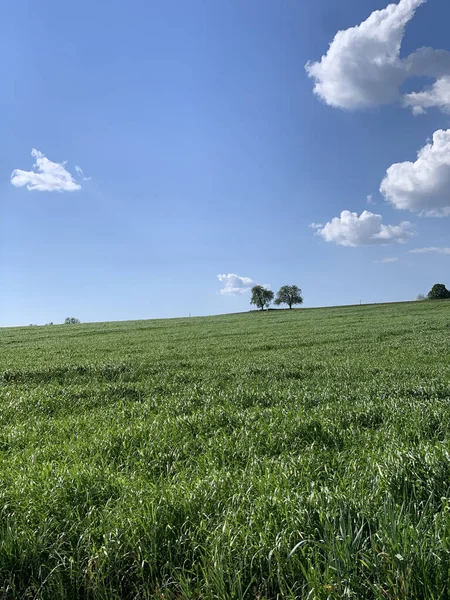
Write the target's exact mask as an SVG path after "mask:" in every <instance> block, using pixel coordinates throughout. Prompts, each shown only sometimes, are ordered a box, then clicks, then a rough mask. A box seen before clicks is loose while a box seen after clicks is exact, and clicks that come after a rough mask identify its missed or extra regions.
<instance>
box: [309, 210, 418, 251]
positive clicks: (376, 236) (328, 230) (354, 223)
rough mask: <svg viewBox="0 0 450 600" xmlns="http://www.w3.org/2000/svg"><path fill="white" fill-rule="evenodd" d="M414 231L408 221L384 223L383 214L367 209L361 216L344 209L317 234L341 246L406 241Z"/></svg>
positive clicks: (318, 230)
mask: <svg viewBox="0 0 450 600" xmlns="http://www.w3.org/2000/svg"><path fill="white" fill-rule="evenodd" d="M414 233H415V232H414V228H413V225H412V224H411V223H409V222H408V221H404V222H402V223H400V225H383V223H382V217H381V215H376V214H374V213H371V212H369V211H367V210H365V211H364V212H362V213H361V215H360V216H358V213H356V212H350V211H349V210H344V211H342V213H341V216H340V217H334V218H333V219H331V221H329V222H328V223H326V225H324V226H323V227H322V228H321V229H317V231H316V235H319V236H320V237H321V238H323V239H324V240H325V241H326V242H334V243H335V244H338V245H339V246H369V245H372V244H390V243H393V242H397V243H405V242H407V241H408V239H409V238H410V237H411V236H412V235H414Z"/></svg>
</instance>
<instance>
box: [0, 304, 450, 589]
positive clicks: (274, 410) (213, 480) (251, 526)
mask: <svg viewBox="0 0 450 600" xmlns="http://www.w3.org/2000/svg"><path fill="white" fill-rule="evenodd" d="M0 364H1V367H0V598H1V599H2V600H9V599H18V598H20V599H22V598H26V599H36V600H37V599H42V600H47V599H49V600H50V599H51V600H56V599H58V600H69V599H70V600H75V599H76V600H80V599H92V600H97V599H105V600H114V599H117V600H119V599H120V600H123V599H125V600H128V599H150V598H159V599H162V598H166V599H179V598H187V599H210V598H215V599H218V600H222V599H223V600H225V599H244V598H249V599H250V598H252V599H253V598H255V599H256V598H258V599H260V600H263V599H266V600H268V599H274V598H288V599H289V598H291V599H294V598H302V599H303V598H304V599H319V600H322V599H323V600H325V599H330V600H334V599H341V598H357V599H364V598H370V599H376V600H385V599H392V600H403V599H405V600H406V599H408V600H411V599H415V598H417V599H424V600H425V599H429V600H438V599H439V600H441V599H442V600H445V599H448V598H450V595H449V589H450V303H448V302H417V303H409V304H403V305H402V304H396V305H383V306H362V307H349V308H330V309H321V310H304V309H303V310H295V311H272V312H269V313H267V312H266V313H264V314H260V313H249V314H241V315H229V316H222V317H210V318H191V319H177V320H160V321H140V322H126V323H103V324H90V325H72V326H64V325H63V326H48V327H35V328H31V327H30V328H15V329H3V330H0Z"/></svg>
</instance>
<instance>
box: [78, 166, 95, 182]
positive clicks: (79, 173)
mask: <svg viewBox="0 0 450 600" xmlns="http://www.w3.org/2000/svg"><path fill="white" fill-rule="evenodd" d="M75 171H76V172H77V173H78V175H79V176H80V177H81V178H82V180H83V181H90V180H91V179H92V177H85V176H84V173H83V169H82V168H81V167H79V166H78V165H75Z"/></svg>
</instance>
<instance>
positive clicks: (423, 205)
mask: <svg viewBox="0 0 450 600" xmlns="http://www.w3.org/2000/svg"><path fill="white" fill-rule="evenodd" d="M380 192H381V193H382V194H383V196H384V197H385V198H386V199H387V200H388V201H389V202H391V203H392V204H393V205H394V206H395V208H399V209H403V210H410V211H416V212H422V213H423V214H424V215H426V216H446V215H450V129H447V130H446V131H443V130H442V129H439V130H438V131H435V132H434V134H433V139H432V141H431V142H430V143H428V144H426V145H425V146H424V147H423V148H422V149H421V150H419V152H418V153H417V160H416V161H415V162H409V161H406V162H402V163H395V164H393V165H391V166H390V167H389V168H388V170H387V172H386V176H385V178H384V179H383V181H382V182H381V186H380Z"/></svg>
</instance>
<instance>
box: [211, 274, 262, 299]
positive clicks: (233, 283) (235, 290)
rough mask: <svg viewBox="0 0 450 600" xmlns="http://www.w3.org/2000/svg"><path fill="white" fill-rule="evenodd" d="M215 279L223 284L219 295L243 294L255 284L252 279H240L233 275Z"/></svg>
mask: <svg viewBox="0 0 450 600" xmlns="http://www.w3.org/2000/svg"><path fill="white" fill-rule="evenodd" d="M217 279H218V280H219V281H221V282H222V283H223V288H222V289H221V290H220V293H221V294H225V295H227V296H235V295H237V294H245V293H246V292H248V291H249V290H251V288H252V287H253V286H254V285H256V282H255V281H253V279H250V277H241V276H240V275H235V274H234V273H228V274H227V275H225V274H223V275H217Z"/></svg>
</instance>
